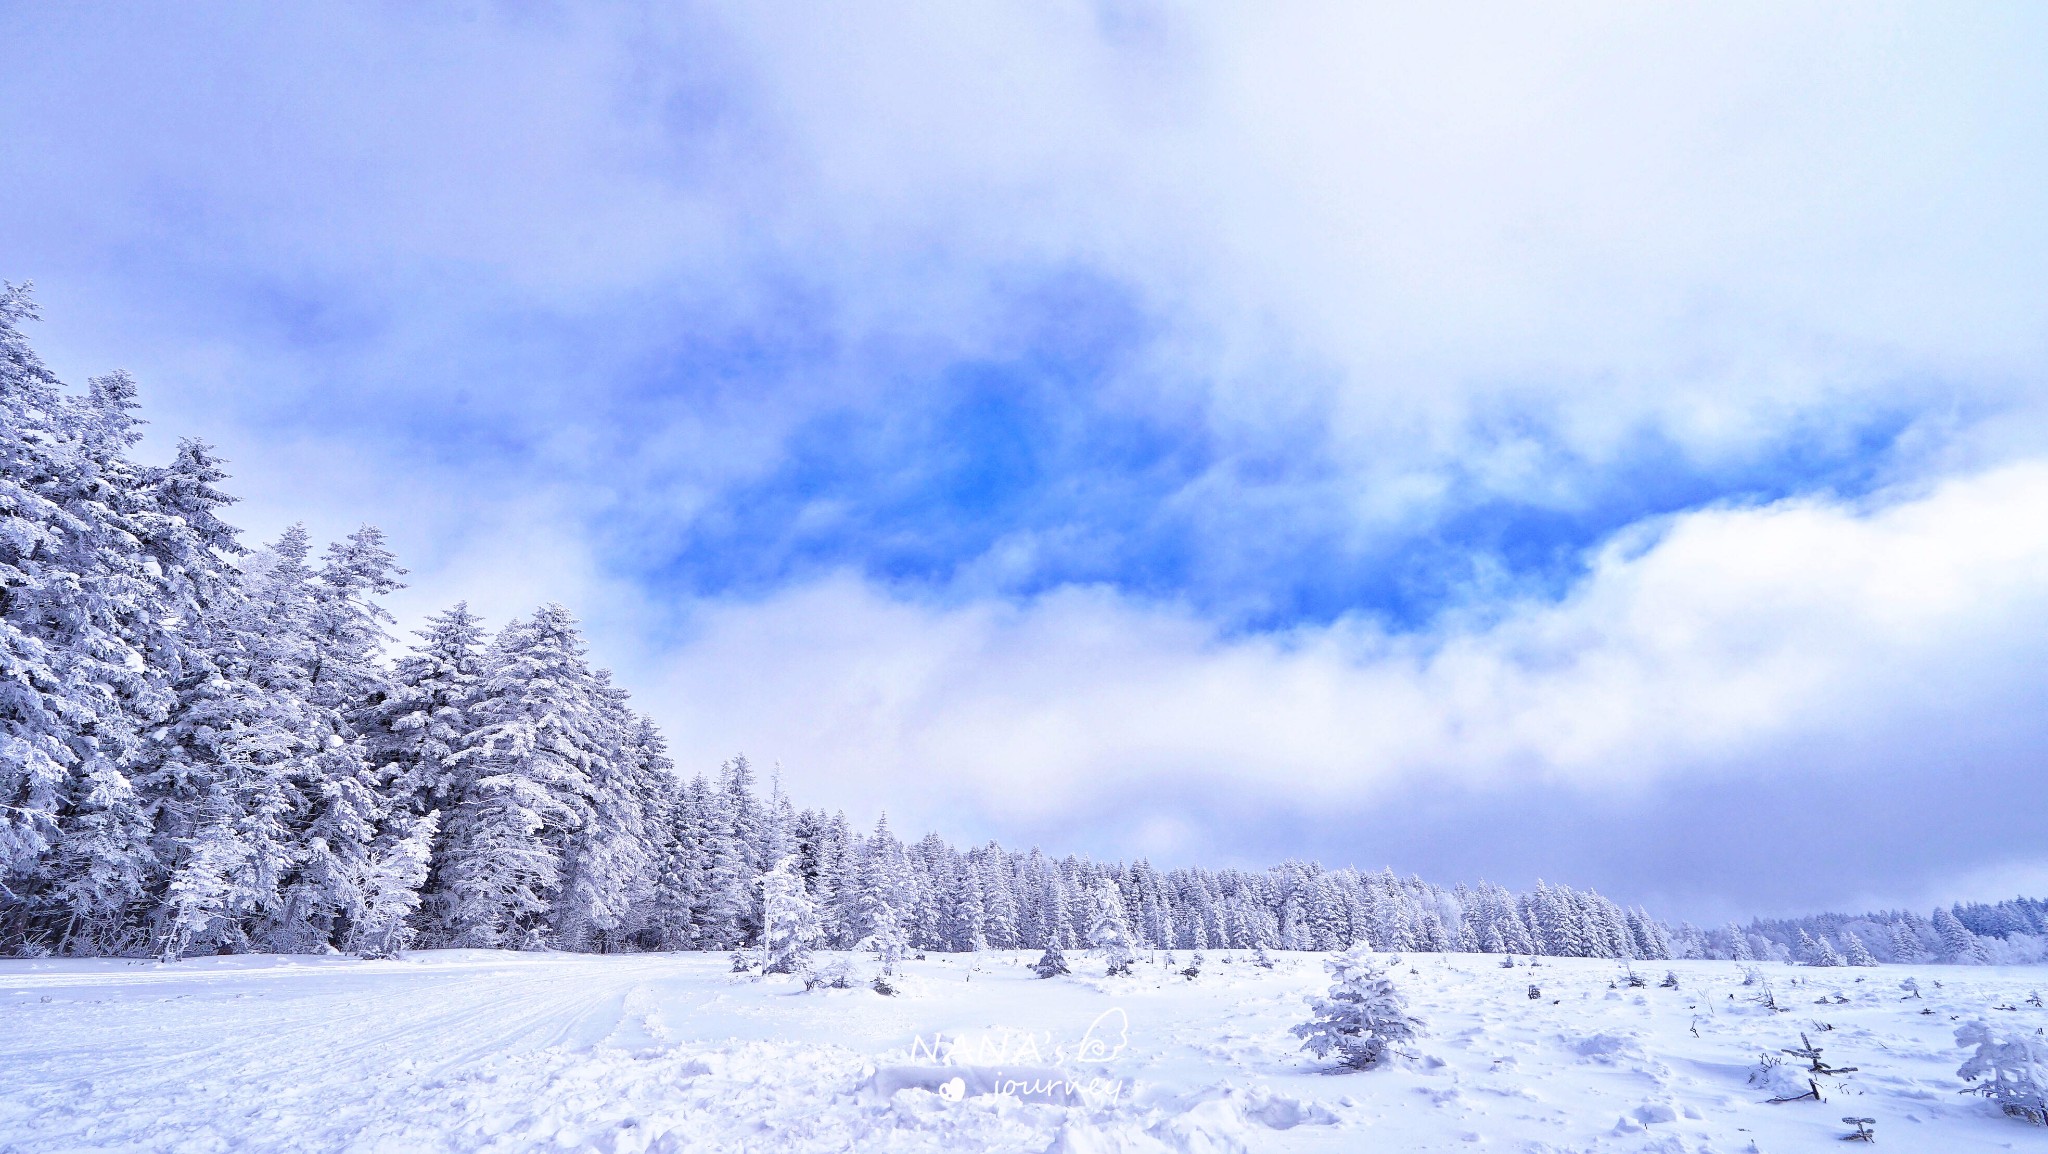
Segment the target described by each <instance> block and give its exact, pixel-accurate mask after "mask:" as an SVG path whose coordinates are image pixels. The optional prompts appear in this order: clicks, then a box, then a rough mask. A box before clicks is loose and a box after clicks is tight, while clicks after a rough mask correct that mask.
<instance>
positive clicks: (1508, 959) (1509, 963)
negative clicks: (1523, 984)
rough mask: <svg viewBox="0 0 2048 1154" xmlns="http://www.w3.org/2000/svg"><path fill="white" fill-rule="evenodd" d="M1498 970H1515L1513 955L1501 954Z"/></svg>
mask: <svg viewBox="0 0 2048 1154" xmlns="http://www.w3.org/2000/svg"><path fill="white" fill-rule="evenodd" d="M1500 968H1501V969H1503V970H1512V969H1514V968H1515V955H1513V954H1502V955H1501V958H1500Z"/></svg>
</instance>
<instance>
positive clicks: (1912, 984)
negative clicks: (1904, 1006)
mask: <svg viewBox="0 0 2048 1154" xmlns="http://www.w3.org/2000/svg"><path fill="white" fill-rule="evenodd" d="M1899 988H1900V989H1902V990H1904V991H1906V997H1905V998H1900V999H1899V1000H1900V1001H1902V1002H1903V1001H1905V1000H1907V999H1908V998H1917V997H1919V996H1920V983H1919V982H1916V981H1914V980H1913V979H1912V978H1907V979H1906V980H1905V981H1903V982H1900V983H1899Z"/></svg>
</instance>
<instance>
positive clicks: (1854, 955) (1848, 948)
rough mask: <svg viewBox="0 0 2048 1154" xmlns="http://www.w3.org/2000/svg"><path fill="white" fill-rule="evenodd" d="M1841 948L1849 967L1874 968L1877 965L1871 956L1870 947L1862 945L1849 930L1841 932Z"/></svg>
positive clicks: (1861, 941) (1859, 939) (1875, 959)
mask: <svg viewBox="0 0 2048 1154" xmlns="http://www.w3.org/2000/svg"><path fill="white" fill-rule="evenodd" d="M1842 946H1843V950H1844V956H1845V958H1846V960H1847V961H1848V963H1849V964H1850V965H1852V966H1874V965H1876V964H1877V958H1876V957H1875V956H1874V955H1872V954H1871V952H1870V947H1869V946H1866V945H1864V944H1863V939H1862V938H1860V937H1857V936H1856V934H1855V933H1854V932H1852V931H1849V930H1843V931H1842Z"/></svg>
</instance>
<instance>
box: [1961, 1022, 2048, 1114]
mask: <svg viewBox="0 0 2048 1154" xmlns="http://www.w3.org/2000/svg"><path fill="white" fill-rule="evenodd" d="M1956 1044H1957V1045H1959V1046H1975V1047H1976V1048H1977V1051H1976V1053H1974V1054H1972V1055H1971V1056H1970V1059H1969V1061H1967V1062H1964V1063H1963V1065H1962V1068H1961V1069H1959V1070H1957V1071H1956V1073H1957V1074H1958V1075H1959V1076H1961V1077H1962V1079H1963V1080H1964V1081H1966V1082H1972V1083H1976V1084H1975V1085H1972V1086H1971V1087H1970V1088H1969V1089H1968V1090H1965V1091H1964V1093H1966V1094H1982V1095H1984V1096H1985V1097H1987V1098H1989V1099H1991V1100H1992V1101H1993V1102H1995V1103H1997V1105H1998V1108H1999V1109H2000V1110H2002V1111H2004V1112H2005V1114H2006V1115H2007V1116H2008V1117H2013V1118H2018V1119H2020V1120H2021V1121H2023V1122H2027V1123H2030V1124H2032V1125H2035V1126H2048V1038H2044V1037H2043V1036H2042V1035H2040V1034H2027V1033H2024V1032H2022V1031H2021V1030H2005V1029H1996V1030H1994V1029H1993V1028H1992V1027H1991V1026H1990V1025H1988V1024H1987V1023H1984V1022H1981V1021H1980V1022H1970V1023H1968V1024H1966V1025H1964V1026H1963V1027H1962V1028H1961V1029H1958V1030H1957V1031H1956Z"/></svg>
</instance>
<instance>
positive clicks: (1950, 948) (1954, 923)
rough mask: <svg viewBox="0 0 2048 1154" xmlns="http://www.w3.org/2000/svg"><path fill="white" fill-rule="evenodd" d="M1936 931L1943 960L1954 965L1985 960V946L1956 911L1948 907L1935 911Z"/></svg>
mask: <svg viewBox="0 0 2048 1154" xmlns="http://www.w3.org/2000/svg"><path fill="white" fill-rule="evenodd" d="M1933 920H1934V932H1935V934H1936V935H1937V936H1938V937H1939V938H1940V939H1941V960H1942V961H1944V962H1948V963H1950V964H1952V965H1970V964H1975V963H1981V962H1982V961H1983V960H1984V952H1983V947H1982V946H1981V945H1979V944H1978V942H1977V935H1976V934H1974V933H1972V932H1970V928H1969V927H1968V926H1965V925H1964V924H1963V923H1962V921H1961V919H1959V918H1957V917H1956V915H1955V914H1954V912H1952V911H1950V910H1946V909H1937V910H1935V911H1934V919H1933Z"/></svg>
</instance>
